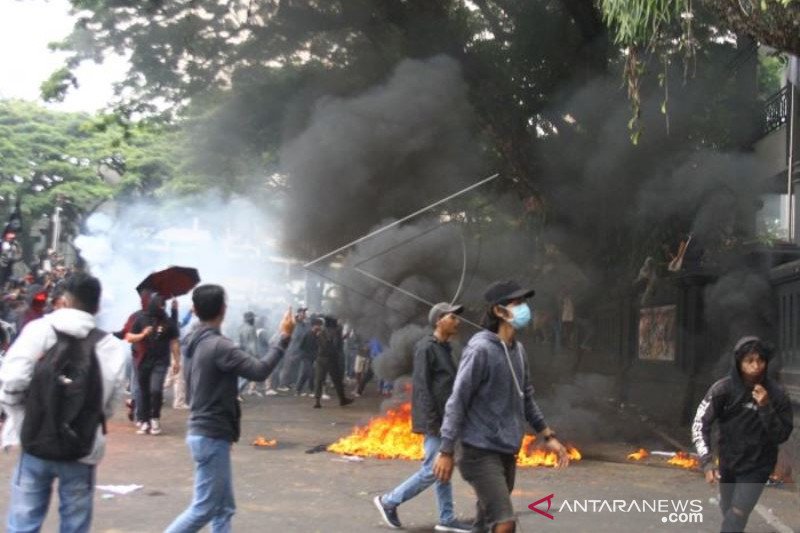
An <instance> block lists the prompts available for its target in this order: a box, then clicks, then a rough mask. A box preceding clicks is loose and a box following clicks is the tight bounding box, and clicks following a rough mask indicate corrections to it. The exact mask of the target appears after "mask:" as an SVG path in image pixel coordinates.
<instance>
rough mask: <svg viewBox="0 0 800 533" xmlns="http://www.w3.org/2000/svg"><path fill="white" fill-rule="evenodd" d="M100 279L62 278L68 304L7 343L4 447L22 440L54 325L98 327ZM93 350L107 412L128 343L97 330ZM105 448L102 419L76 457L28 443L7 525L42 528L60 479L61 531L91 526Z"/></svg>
mask: <svg viewBox="0 0 800 533" xmlns="http://www.w3.org/2000/svg"><path fill="white" fill-rule="evenodd" d="M100 291H101V288H100V282H99V281H98V280H97V278H93V277H91V276H88V275H86V274H75V275H73V276H72V277H71V278H70V279H69V280H67V281H66V282H64V296H63V303H64V307H63V308H61V309H58V310H57V311H54V312H52V313H50V314H49V315H45V316H44V317H42V318H40V319H38V320H34V321H32V322H31V323H29V324H28V325H27V326H26V327H25V329H24V330H23V331H22V333H21V334H20V336H19V337H18V338H17V340H16V341H15V342H14V344H13V345H12V346H11V348H10V349H9V351H8V353H7V355H6V357H5V362H4V363H3V366H2V369H0V381H1V382H2V386H0V403H2V407H3V409H4V410H5V412H6V413H7V415H8V419H7V420H6V422H5V424H4V425H3V436H2V437H3V439H2V440H3V448H7V447H9V446H17V445H19V444H20V430H21V428H22V423H23V420H24V416H25V405H24V401H25V397H26V395H27V393H28V390H29V388H30V383H31V378H32V377H33V370H34V366H35V364H36V362H37V361H38V359H39V358H40V357H41V356H42V355H44V353H45V352H47V351H48V350H49V349H50V348H51V347H52V346H53V345H55V344H56V341H57V336H56V331H58V332H60V333H62V334H66V335H70V336H72V337H76V338H79V339H85V338H86V337H88V336H89V334H90V333H92V331H93V330H94V329H95V320H94V316H93V315H94V314H96V313H97V310H98V306H99V303H100ZM96 335H98V336H99V337H100V339H99V340H98V341H97V343H96V344H95V354H96V356H97V362H98V364H99V367H100V376H101V380H102V388H103V395H102V402H103V403H102V410H103V414H104V415H105V417H106V418H110V417H111V415H112V414H113V408H114V405H115V404H116V403H117V402H118V400H119V399H120V397H121V395H122V391H123V376H124V369H125V360H126V359H127V358H128V357H129V352H128V347H127V345H126V344H125V343H123V342H122V341H120V340H119V339H117V338H115V337H114V336H113V335H110V334H105V335H103V334H102V333H101V332H98V333H96ZM104 452H105V435H104V433H103V428H102V426H101V425H99V424H98V427H97V433H96V434H95V439H94V443H93V448H92V452H91V453H90V454H89V455H87V456H86V457H83V458H81V459H78V460H77V461H55V460H50V459H42V458H40V457H36V456H34V455H32V454H30V453H27V452H26V451H25V450H24V449H23V450H22V452H21V453H20V458H19V464H18V465H17V468H16V470H15V472H14V474H13V476H12V480H11V503H10V505H9V507H8V523H7V529H6V531H10V532H27V531H39V530H40V529H41V527H42V524H43V523H44V519H45V516H46V515H47V507H48V505H49V504H50V496H51V493H52V490H53V482H54V481H55V480H56V479H58V496H59V500H60V502H59V507H58V513H59V517H60V521H61V524H60V531H61V532H62V533H83V532H88V531H89V530H90V529H91V524H92V499H93V496H94V482H95V468H96V465H97V464H98V463H99V462H100V460H101V459H102V457H103V454H104Z"/></svg>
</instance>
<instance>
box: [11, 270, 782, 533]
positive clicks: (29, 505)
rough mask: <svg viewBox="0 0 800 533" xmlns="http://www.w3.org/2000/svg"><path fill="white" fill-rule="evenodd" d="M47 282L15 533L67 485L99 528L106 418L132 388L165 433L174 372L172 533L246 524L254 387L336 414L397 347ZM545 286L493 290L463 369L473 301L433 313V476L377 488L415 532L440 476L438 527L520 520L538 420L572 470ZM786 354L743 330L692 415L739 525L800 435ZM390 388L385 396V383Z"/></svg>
mask: <svg viewBox="0 0 800 533" xmlns="http://www.w3.org/2000/svg"><path fill="white" fill-rule="evenodd" d="M49 279H50V280H51V282H50V283H49V284H46V286H47V287H48V288H47V291H46V294H47V296H46V297H45V298H44V299H43V302H44V306H43V307H42V313H41V314H38V315H36V316H34V317H32V318H31V319H30V320H28V321H27V322H26V323H22V324H21V325H20V330H19V334H18V335H17V337H16V339H15V340H13V342H12V343H11V345H10V347H9V349H8V352H7V353H6V354H5V356H4V357H3V361H2V366H0V406H2V409H3V412H4V413H5V415H6V417H7V418H6V420H5V421H4V422H3V426H2V446H3V447H4V448H7V447H9V446H20V447H21V453H20V456H19V460H18V463H17V466H16V471H15V474H14V476H12V477H13V481H12V487H11V498H10V503H9V512H8V519H7V524H6V526H7V531H10V532H12V533H16V532H23V531H24V532H28V531H39V530H40V529H41V526H42V523H43V521H44V519H45V516H46V513H47V508H48V504H49V501H50V497H51V492H52V490H53V486H54V482H55V481H56V480H58V491H59V497H60V505H59V515H60V523H61V531H65V532H86V531H90V529H91V517H92V495H93V491H94V481H93V480H94V475H95V469H96V467H97V465H98V463H99V461H100V460H101V458H102V456H103V454H104V448H105V428H106V424H105V421H106V420H107V419H108V418H109V417H111V416H112V415H113V409H114V407H115V406H116V405H118V404H120V403H121V398H122V396H123V394H124V392H125V388H126V384H127V386H128V387H129V388H130V390H129V392H130V394H131V398H130V399H129V401H128V404H129V407H130V415H129V416H130V418H131V420H133V421H134V422H135V423H136V425H137V433H139V434H141V435H159V434H161V432H162V431H163V429H162V427H161V420H160V418H161V417H160V412H161V408H162V404H163V403H164V387H165V383H166V382H167V378H168V377H171V378H172V382H173V386H174V387H175V392H176V394H175V402H176V403H175V404H174V405H175V406H177V407H178V408H184V407H185V408H188V409H189V413H188V424H187V428H188V429H187V437H186V442H187V446H188V448H189V453H190V455H191V457H192V459H193V461H194V466H195V468H194V471H195V480H194V491H193V497H192V501H191V503H190V504H189V506H188V508H187V509H186V510H185V511H184V512H183V513H182V514H180V515H179V516H178V517H177V518H175V520H174V521H173V522H172V523H171V524H170V525H168V526H167V528H166V531H168V532H169V533H184V532H186V533H188V532H195V531H199V530H200V529H202V528H203V527H205V525H207V524H211V527H212V531H215V532H225V531H230V530H231V522H232V517H233V515H234V513H235V510H236V505H235V498H234V489H233V486H234V484H233V475H232V469H231V457H230V453H231V444H232V443H235V442H237V441H238V440H239V437H240V425H241V417H242V409H241V405H240V404H241V402H242V401H243V397H242V395H243V394H247V393H249V392H252V393H254V394H255V393H257V392H259V393H260V391H259V388H261V390H262V391H263V392H264V393H265V394H268V393H269V391H274V393H276V394H277V393H279V391H280V392H293V393H294V394H297V395H301V396H302V395H308V394H311V395H312V396H313V399H314V403H313V404H312V406H313V407H314V408H321V407H322V403H321V402H322V401H323V398H324V397H325V395H324V392H323V391H324V389H325V386H326V383H327V382H330V383H331V385H332V386H333V389H334V390H335V391H336V394H337V397H338V400H339V405H340V406H342V407H344V406H347V405H348V404H350V403H351V402H353V399H352V398H351V397H349V395H348V393H347V391H346V388H345V376H348V377H350V378H351V379H352V380H353V381H351V382H350V383H349V386H350V387H352V388H353V394H354V395H358V394H361V393H362V392H363V391H364V386H365V384H366V382H367V380H368V379H369V375H370V363H369V361H370V357H371V352H373V351H379V350H380V349H381V347H380V346H379V344H380V343H379V341H377V339H374V338H373V339H369V340H367V341H366V342H365V341H363V340H362V339H361V338H359V336H358V335H356V333H355V332H353V331H352V329H351V328H345V327H344V326H343V325H341V324H340V323H339V321H338V320H337V319H336V318H334V317H331V316H326V315H319V314H309V313H308V309H306V308H303V307H301V308H299V309H298V310H297V312H296V313H293V312H292V310H291V308H289V310H288V311H286V312H285V314H284V315H283V317H282V319H281V321H280V324H279V325H278V327H277V328H276V331H275V333H274V334H273V335H269V334H268V333H269V330H268V329H267V328H266V327H262V326H264V324H263V321H260V320H259V317H257V316H256V315H255V313H253V312H251V311H248V312H246V313H245V314H244V316H243V322H242V323H241V325H240V327H239V328H238V338H236V339H231V338H228V337H226V336H224V335H223V334H222V333H221V332H222V326H223V323H224V322H225V320H226V316H227V310H228V307H227V297H226V293H225V290H224V288H223V287H221V286H219V285H211V284H206V285H200V286H198V287H196V288H195V289H194V291H193V293H192V309H191V310H189V311H187V312H185V313H184V315H183V316H182V317H181V316H180V313H179V309H178V305H177V302H176V301H175V300H173V301H172V303H170V304H169V311H167V309H168V304H167V301H166V300H165V298H163V297H162V295H159V294H158V293H157V292H154V291H151V290H149V289H147V288H143V289H141V290H140V297H141V306H140V308H139V309H137V310H136V311H135V312H134V313H132V314H131V316H130V317H129V318H128V320H127V321H126V323H125V324H124V325H123V327H122V329H120V330H119V331H117V332H114V333H106V332H103V331H101V330H99V329H98V328H97V327H96V323H95V315H96V314H97V312H98V310H99V305H100V297H101V285H100V282H99V281H98V280H97V279H96V278H94V277H92V276H91V275H89V274H87V273H85V272H70V271H68V270H66V269H65V272H64V275H63V276H53V277H50V278H49ZM53 279H55V281H52V280H53ZM30 285H33V283H31V284H30ZM30 285H28V286H27V287H25V288H26V289H28V290H30V291H31V292H33V291H36V292H34V294H39V293H41V292H42V291H44V290H45V289H44V288H42V289H38V288H37V289H30ZM533 294H534V291H533V290H531V289H527V288H523V287H522V286H520V285H519V284H517V283H516V282H513V281H500V282H495V283H493V284H491V285H490V286H489V287H488V288H487V289H486V291H485V293H484V299H485V313H484V316H483V319H482V321H481V329H480V330H479V331H478V332H477V333H476V334H474V335H473V336H472V337H471V339H470V340H469V342H468V344H467V345H466V347H465V349H464V351H463V353H462V356H461V359H460V361H459V363H458V365H456V364H455V362H454V360H453V357H452V351H451V346H450V340H451V339H452V338H453V337H454V336H455V335H456V334H457V332H458V328H459V324H460V318H459V316H460V314H461V313H462V312H463V307H462V306H460V305H457V304H454V303H446V302H442V303H440V304H436V305H435V306H433V307H432V308H431V310H430V312H429V314H428V323H429V326H430V328H431V330H430V331H431V332H430V334H429V335H427V336H425V337H424V338H423V339H421V340H420V341H419V343H417V345H416V347H415V353H414V364H413V388H412V411H411V415H412V430H413V431H414V432H415V433H419V434H422V435H423V437H424V446H423V447H424V459H423V461H422V465H421V467H420V469H419V471H418V472H416V473H415V474H413V475H412V476H411V477H410V478H408V479H407V480H405V481H403V482H402V483H401V484H400V485H398V486H397V487H395V488H394V489H392V490H389V491H388V492H386V493H384V494H381V495H378V496H376V497H375V498H374V505H375V507H376V508H377V509H378V511H379V513H380V516H381V518H382V520H383V521H384V522H385V524H386V525H387V526H389V527H391V528H401V527H402V523H401V521H400V518H399V514H398V508H399V507H400V506H401V505H402V504H403V503H405V502H406V501H408V500H409V499H411V498H413V497H415V496H416V495H418V494H419V493H421V492H422V491H423V490H425V489H426V488H428V487H430V486H435V487H436V499H437V504H438V510H439V520H438V523H437V524H436V526H435V529H436V530H437V531H451V532H464V531H473V532H486V531H491V532H493V533H512V532H514V531H515V530H516V528H517V524H516V517H515V512H514V508H513V505H512V499H511V494H512V491H513V490H514V484H515V476H516V456H517V454H518V453H519V451H520V447H521V444H522V441H523V436H524V434H525V432H526V431H527V430H528V428H529V427H530V428H533V429H534V430H535V431H536V432H537V433H539V434H540V436H541V438H542V440H543V442H544V446H545V447H546V448H547V449H548V450H550V451H552V452H553V453H555V454H556V457H557V463H558V466H562V467H563V466H567V465H568V464H569V456H568V454H567V451H566V449H565V447H564V446H563V445H562V444H561V443H560V442H559V440H558V438H557V435H556V431H555V430H554V429H553V428H552V427H550V426H549V425H548V424H547V422H546V421H545V417H544V414H543V413H542V411H541V409H540V408H539V406H538V405H537V403H536V401H535V399H534V393H533V386H532V384H531V380H530V376H529V368H528V357H527V355H526V351H525V348H524V346H523V345H522V343H521V342H520V340H519V338H518V333H519V332H520V330H522V329H524V328H526V327H528V326H529V325H530V324H531V323H532V322H533V312H532V309H531V307H530V305H529V303H528V301H529V300H530V298H531V297H532V296H533ZM37 309H38V308H37ZM25 314H27V313H23V315H25ZM262 318H263V317H262ZM770 355H771V354H770V351H769V349H768V347H767V346H766V345H765V344H764V343H763V342H761V340H760V339H758V338H755V337H745V338H743V339H742V341H740V342H739V343H738V344H737V346H736V347H735V350H734V360H733V365H732V369H731V374H730V376H729V377H727V378H724V379H723V380H720V381H719V382H717V383H715V384H714V385H713V386H712V387H711V389H710V390H709V392H708V394H707V396H706V398H705V399H704V400H703V402H702V403H701V405H700V407H699V409H698V413H697V418H696V420H695V424H694V427H693V437H694V440H695V444H696V446H697V449H698V453H699V455H700V457H701V460H702V463H703V466H704V469H705V470H706V478H707V480H708V481H709V482H711V483H715V482H718V481H721V482H722V483H723V485H724V488H722V489H721V494H722V498H721V501H720V505H721V508H722V513H723V518H724V521H723V529H722V530H723V531H742V530H743V528H744V526H745V524H746V522H747V519H748V516H749V513H750V511H751V510H752V509H753V507H754V506H755V504H756V502H757V501H758V498H759V497H760V494H761V488H762V487H763V482H764V481H765V480H766V476H768V474H769V472H771V470H772V468H774V466H775V462H776V458H777V449H778V445H779V444H780V443H781V442H784V441H785V440H786V439H788V437H789V434H790V433H791V431H792V410H791V404H790V402H789V400H788V397H787V396H786V394H785V393H784V392H783V389H782V388H781V386H780V385H779V384H778V383H776V382H774V381H773V380H771V379H770V378H768V377H767V374H766V368H767V364H768V362H769V357H770ZM378 386H379V389H381V392H384V387H385V385H384V384H380V383H379V385H378ZM290 387H291V388H290ZM292 389H293V390H292ZM309 391H313V392H309ZM715 423H718V424H719V425H720V427H721V434H722V436H723V440H722V441H721V442H720V459H719V466H718V467H717V464H716V463H714V462H713V460H712V455H711V452H710V449H711V448H710V442H709V441H710V429H711V426H712V425H713V424H715ZM456 466H457V467H458V469H459V471H460V473H461V476H462V477H463V479H464V480H465V481H466V482H467V483H469V485H470V486H471V487H472V488H473V490H474V492H475V495H476V499H477V502H476V515H475V517H474V520H472V521H470V522H469V523H464V522H462V521H460V520H458V519H457V518H456V515H455V511H454V508H453V499H452V489H451V486H450V480H451V477H452V474H453V471H454V468H455V467H456ZM87 479H89V480H92V481H91V482H89V483H87V482H86V480H87Z"/></svg>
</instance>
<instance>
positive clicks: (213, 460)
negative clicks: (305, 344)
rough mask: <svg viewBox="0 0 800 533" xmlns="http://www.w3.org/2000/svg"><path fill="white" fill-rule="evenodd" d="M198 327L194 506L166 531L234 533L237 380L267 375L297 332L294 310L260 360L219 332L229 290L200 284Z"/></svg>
mask: <svg viewBox="0 0 800 533" xmlns="http://www.w3.org/2000/svg"><path fill="white" fill-rule="evenodd" d="M192 303H193V304H194V312H195V315H196V316H197V318H198V319H200V323H199V324H198V326H197V328H196V329H195V330H194V331H192V332H191V333H189V335H188V336H187V337H186V338H185V339H184V345H185V352H184V361H185V365H184V366H185V368H184V376H185V378H186V396H187V398H188V399H189V406H190V409H191V412H190V415H189V423H188V429H187V435H186V443H187V445H188V446H189V451H190V453H191V454H192V459H193V460H194V463H195V479H194V495H193V497H192V503H191V505H190V506H189V508H188V509H186V510H185V511H184V512H183V513H182V514H181V515H180V516H178V517H177V518H176V519H175V520H174V521H173V522H172V524H170V526H169V527H168V528H167V529H166V532H167V533H188V532H194V531H199V530H200V529H202V528H203V527H204V526H205V525H206V524H208V523H209V522H211V529H212V531H230V530H231V519H232V517H233V514H234V512H235V511H236V504H235V502H234V496H233V476H232V473H231V445H232V444H233V443H234V442H237V441H238V440H239V433H240V423H241V416H242V415H241V408H240V406H239V402H237V401H236V397H237V396H238V379H239V378H240V377H241V378H244V379H247V380H249V381H263V380H265V379H267V377H269V375H270V374H271V373H272V371H273V370H275V367H276V366H277V365H278V363H279V362H280V360H281V359H282V358H283V353H284V351H285V350H286V347H287V346H288V345H289V339H290V338H291V336H292V330H293V329H294V318H293V316H292V310H291V308H289V310H288V311H287V312H286V314H285V315H284V316H283V320H282V321H281V323H280V326H279V330H280V331H279V340H278V342H277V343H276V344H275V345H273V346H272V347H271V348H270V351H269V353H268V354H267V357H266V358H264V359H263V360H259V359H258V358H257V357H256V356H254V355H251V354H249V353H247V352H246V351H245V350H243V349H241V348H239V347H238V346H236V343H234V342H233V341H232V340H231V339H229V338H227V337H224V336H223V335H222V334H221V333H220V327H221V326H222V322H223V321H224V320H225V311H226V307H227V306H226V303H225V289H223V288H222V287H220V286H219V285H200V286H199V287H197V288H196V289H195V290H194V292H192Z"/></svg>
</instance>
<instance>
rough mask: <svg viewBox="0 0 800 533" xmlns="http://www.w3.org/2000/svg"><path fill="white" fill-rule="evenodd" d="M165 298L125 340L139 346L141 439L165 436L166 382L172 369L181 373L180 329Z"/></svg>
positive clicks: (142, 317)
mask: <svg viewBox="0 0 800 533" xmlns="http://www.w3.org/2000/svg"><path fill="white" fill-rule="evenodd" d="M164 305H165V304H164V298H162V297H161V296H160V295H158V294H154V295H153V296H152V297H151V298H150V301H149V303H148V305H147V311H146V312H144V313H143V314H141V315H139V317H138V318H137V319H136V320H135V321H134V323H133V325H132V326H131V329H130V332H128V334H127V335H125V340H127V341H128V342H130V343H135V344H136V345H137V346H136V350H135V351H134V357H135V358H136V359H135V364H136V377H137V379H138V384H139V389H138V390H139V396H138V398H137V404H136V418H137V420H138V421H139V429H138V430H137V431H136V433H138V434H139V435H147V434H148V433H149V434H150V435H160V434H161V431H162V429H161V406H162V404H163V403H164V402H163V400H164V378H165V377H166V375H167V370H168V369H169V368H170V356H171V358H172V371H173V372H179V371H180V366H181V361H180V358H181V348H180V343H179V341H178V338H179V337H180V331H179V330H178V325H177V324H176V323H175V322H174V321H173V320H172V319H171V318H170V317H169V316H167V312H166V311H165V309H164Z"/></svg>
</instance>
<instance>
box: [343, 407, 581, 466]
mask: <svg viewBox="0 0 800 533" xmlns="http://www.w3.org/2000/svg"><path fill="white" fill-rule="evenodd" d="M422 440H423V438H422V435H417V434H416V433H412V432H411V404H410V403H404V404H402V405H401V406H400V407H398V408H397V409H389V410H388V411H387V412H386V414H385V415H383V416H379V417H376V418H373V419H372V420H370V422H369V423H368V424H367V425H366V426H361V427H356V428H355V429H354V430H353V431H352V433H350V434H349V435H347V436H345V437H342V438H341V439H339V440H338V441H336V442H334V443H333V444H331V445H330V446H328V451H329V452H333V453H337V454H340V455H356V456H361V457H376V458H378V459H410V460H420V459H422V458H423V457H424V455H425V453H424V451H423V449H422ZM535 443H536V437H534V436H532V435H526V436H525V438H524V439H523V441H522V448H521V449H520V452H519V455H517V464H518V465H519V466H522V467H525V466H555V465H556V463H557V462H558V460H557V456H556V454H555V453H553V452H551V451H549V450H544V449H542V448H540V447H537V446H536V445H535ZM567 452H568V454H569V458H570V460H572V461H580V460H581V453H580V451H578V449H577V448H575V447H573V446H569V445H567Z"/></svg>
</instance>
